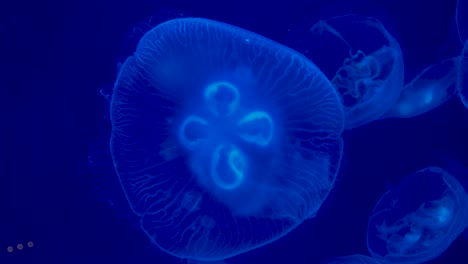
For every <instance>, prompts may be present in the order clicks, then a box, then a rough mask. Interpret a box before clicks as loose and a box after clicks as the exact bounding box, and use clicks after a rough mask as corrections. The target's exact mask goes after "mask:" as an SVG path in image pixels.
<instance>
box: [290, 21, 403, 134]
mask: <svg viewBox="0 0 468 264" xmlns="http://www.w3.org/2000/svg"><path fill="white" fill-rule="evenodd" d="M300 42H303V43H298V44H299V45H302V46H304V45H305V46H306V47H307V50H305V51H303V52H304V53H305V54H306V56H307V57H308V58H310V59H311V60H312V61H313V62H314V63H316V64H317V66H318V67H319V68H320V69H321V70H322V71H324V73H325V74H326V75H327V77H329V78H330V79H331V82H332V84H333V86H334V87H335V89H336V90H337V91H338V93H339V94H340V97H341V101H342V104H343V106H344V111H345V128H346V129H352V128H355V127H359V126H362V125H364V124H367V123H369V122H371V121H373V120H376V119H378V118H380V117H381V116H382V115H383V114H384V113H385V112H387V111H388V110H389V109H390V107H391V106H392V105H393V104H395V102H396V101H397V99H398V96H399V95H400V92H401V90H402V89H403V77H404V71H403V66H404V65H403V55H402V52H401V49H400V45H399V44H398V42H397V41H396V40H395V38H393V36H392V35H391V34H390V33H389V32H388V31H387V30H386V29H385V27H384V26H383V25H382V23H381V22H380V21H379V20H377V19H375V18H372V17H363V16H358V15H345V16H339V17H333V18H330V19H327V20H321V21H319V22H317V23H316V24H315V25H314V26H313V27H312V28H311V30H310V34H309V35H308V36H307V38H305V37H304V38H303V39H302V40H301V41H300ZM334 62H335V63H334ZM336 62H339V64H338V63H336Z"/></svg>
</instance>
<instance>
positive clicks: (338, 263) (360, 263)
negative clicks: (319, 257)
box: [328, 254, 380, 264]
mask: <svg viewBox="0 0 468 264" xmlns="http://www.w3.org/2000/svg"><path fill="white" fill-rule="evenodd" d="M328 264H380V262H379V261H378V260H376V259H375V258H371V257H368V256H365V255H359V254H355V255H350V256H343V257H338V258H334V259H332V260H331V261H330V262H328Z"/></svg>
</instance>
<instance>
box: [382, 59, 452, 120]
mask: <svg viewBox="0 0 468 264" xmlns="http://www.w3.org/2000/svg"><path fill="white" fill-rule="evenodd" d="M458 63H459V57H455V58H450V59H447V60H444V61H442V62H440V63H437V64H434V65H431V66H429V67H427V68H426V69H425V70H423V71H422V72H421V73H420V74H419V75H418V76H416V77H415V78H414V79H413V80H412V81H411V82H410V83H408V84H406V85H405V87H404V89H403V91H402V92H401V94H400V97H399V98H398V101H397V102H396V103H395V105H393V106H392V108H390V110H389V111H388V112H387V113H385V115H383V116H382V117H381V119H384V118H390V117H399V118H410V117H415V116H418V115H421V114H424V113H426V112H428V111H430V110H432V109H434V108H436V107H438V106H439V105H441V104H443V103H445V102H446V101H447V100H448V99H450V98H451V97H452V96H453V95H454V94H455V92H456V88H455V87H456V83H457V73H458Z"/></svg>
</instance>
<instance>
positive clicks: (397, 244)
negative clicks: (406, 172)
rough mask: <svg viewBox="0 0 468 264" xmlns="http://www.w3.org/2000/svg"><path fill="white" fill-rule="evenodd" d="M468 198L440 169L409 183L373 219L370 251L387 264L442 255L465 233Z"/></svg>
mask: <svg viewBox="0 0 468 264" xmlns="http://www.w3.org/2000/svg"><path fill="white" fill-rule="evenodd" d="M467 220H468V194H467V193H466V191H465V190H464V189H463V187H462V186H461V184H460V183H459V182H458V181H457V180H456V179H455V178H454V177H453V176H452V175H450V174H449V173H448V172H446V171H445V170H443V169H441V168H439V167H428V168H425V169H423V170H420V171H418V172H416V173H414V174H412V175H410V176H408V177H407V178H405V179H404V180H403V181H402V182H401V183H400V184H399V185H398V186H397V187H395V188H393V189H391V190H390V191H388V192H387V193H385V194H384V195H383V196H382V198H381V199H380V200H379V202H378V203H377V205H376V206H375V208H374V211H373V213H372V216H371V217H370V219H369V223H368V231H367V246H368V249H369V252H370V253H371V255H372V256H373V257H374V258H376V259H378V260H379V261H381V262H384V263H422V262H426V261H429V260H432V259H434V258H436V257H438V256H439V255H440V254H442V253H443V252H444V251H445V250H446V249H447V248H448V247H449V246H450V244H451V243H452V242H453V241H454V240H455V238H457V237H458V236H459V235H460V234H461V233H462V232H463V230H464V229H465V227H466V224H467Z"/></svg>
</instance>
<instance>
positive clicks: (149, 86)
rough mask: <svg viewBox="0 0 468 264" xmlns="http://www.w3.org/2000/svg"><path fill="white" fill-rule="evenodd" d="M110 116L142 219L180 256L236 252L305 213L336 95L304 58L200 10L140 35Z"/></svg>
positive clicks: (321, 170) (324, 166)
mask: <svg viewBox="0 0 468 264" xmlns="http://www.w3.org/2000/svg"><path fill="white" fill-rule="evenodd" d="M111 120H112V128H113V131H112V137H111V151H112V156H113V160H114V165H115V169H116V171H117V173H118V175H119V178H120V181H121V184H122V187H123V189H124V191H125V193H126V195H127V198H128V201H129V204H130V206H131V208H132V209H133V211H134V212H135V214H137V215H138V216H140V218H141V227H142V229H143V230H144V231H145V232H146V233H147V235H148V236H149V237H150V238H151V239H152V241H153V242H154V243H155V244H156V245H157V246H159V247H160V248H161V249H162V250H164V251H166V252H168V253H170V254H172V255H174V256H176V257H179V258H187V259H191V260H201V261H217V260H222V259H225V258H228V257H230V256H234V255H237V254H240V253H242V252H246V251H248V250H251V249H254V248H257V247H260V246H262V245H264V244H267V243H269V242H271V241H274V240H276V239H278V238H280V237H281V236H283V235H285V234H286V233H287V232H289V231H290V230H292V229H293V228H294V227H296V226H297V225H299V224H300V223H301V222H303V221H304V220H305V219H307V218H310V217H313V216H314V215H315V214H316V213H317V210H318V209H319V208H320V206H321V204H322V203H323V201H324V200H325V198H326V197H327V195H328V193H329V191H330V189H331V187H332V185H333V183H334V180H335V177H336V173H337V170H338V167H339V164H340V160H341V154H342V140H341V133H342V131H343V126H344V115H343V111H342V107H341V103H340V100H339V97H338V94H337V93H336V91H335V89H333V86H332V85H331V83H330V82H329V81H328V80H327V78H326V77H325V76H324V75H323V74H322V73H321V71H320V70H319V69H318V68H317V67H316V66H315V65H314V64H313V63H312V62H311V61H310V60H308V59H307V58H305V57H304V56H302V55H301V54H299V53H297V52H295V51H293V50H290V49H288V48H287V47H284V46H282V45H280V44H277V43H275V42H273V41H271V40H269V39H266V38H264V37H262V36H259V35H257V34H254V33H252V32H248V31H246V30H243V29H240V28H237V27H234V26H231V25H227V24H223V23H220V22H215V21H210V20H205V19H195V18H184V19H176V20H172V21H168V22H166V23H163V24H161V25H159V26H157V27H155V28H154V29H152V30H151V31H149V32H148V33H147V34H146V35H145V36H144V37H143V38H142V39H141V41H140V43H139V45H138V47H137V51H136V52H135V54H134V55H133V56H131V57H129V58H128V59H127V60H126V62H125V64H124V65H123V66H122V69H121V71H120V73H119V76H118V79H117V81H116V84H115V87H114V93H113V98H112V105H111Z"/></svg>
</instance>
